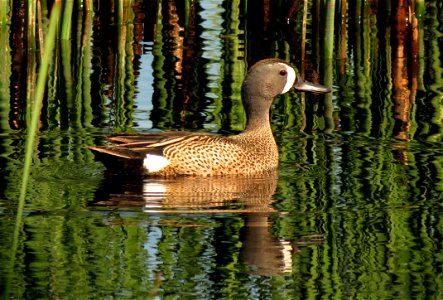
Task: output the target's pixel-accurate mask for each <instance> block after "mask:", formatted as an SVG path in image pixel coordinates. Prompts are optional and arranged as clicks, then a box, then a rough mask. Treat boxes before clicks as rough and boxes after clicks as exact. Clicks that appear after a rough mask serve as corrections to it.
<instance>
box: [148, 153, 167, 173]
mask: <svg viewBox="0 0 443 300" xmlns="http://www.w3.org/2000/svg"><path fill="white" fill-rule="evenodd" d="M167 165H169V160H167V159H166V158H164V157H163V156H161V155H153V154H146V157H145V159H144V160H143V167H145V169H146V170H147V171H148V172H150V173H153V172H158V171H160V170H161V169H163V168H164V167H166V166H167Z"/></svg>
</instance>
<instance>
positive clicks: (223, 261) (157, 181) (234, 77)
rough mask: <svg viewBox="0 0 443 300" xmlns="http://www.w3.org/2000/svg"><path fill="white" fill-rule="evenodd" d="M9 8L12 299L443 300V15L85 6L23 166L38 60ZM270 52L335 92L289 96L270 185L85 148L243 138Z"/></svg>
mask: <svg viewBox="0 0 443 300" xmlns="http://www.w3.org/2000/svg"><path fill="white" fill-rule="evenodd" d="M12 2H13V4H14V5H13V6H8V5H6V8H5V6H2V5H4V4H0V8H2V9H0V11H2V12H3V11H6V12H7V14H6V16H4V14H1V13H0V17H3V16H4V17H5V18H6V19H7V20H12V19H13V18H14V20H17V21H15V22H11V21H9V22H6V23H4V22H2V23H0V24H1V25H0V29H1V32H0V44H2V45H6V46H5V48H4V50H3V55H2V56H1V57H0V266H1V268H0V288H1V291H2V293H3V295H5V296H6V297H7V298H19V299H101V298H105V299H107V298H116V299H120V298H122V299H125V298H126V299H224V298H226V299H311V298H337V299H354V298H362V299H369V298H374V299H408V298H413V299H415V298H417V299H441V298H443V294H442V291H443V280H442V278H443V270H442V266H443V244H442V240H443V239H442V237H443V207H442V203H443V142H442V140H443V139H442V134H443V126H442V124H443V119H442V112H443V79H442V78H443V66H442V61H441V57H442V51H443V49H442V45H443V43H441V36H442V33H443V32H442V23H441V21H440V20H442V18H441V16H442V14H443V8H442V6H441V4H440V2H439V1H426V3H425V4H424V5H423V4H422V3H421V2H419V1H417V2H418V3H416V4H415V5H412V4H411V6H409V7H408V6H403V2H402V1H394V2H392V3H391V2H389V3H386V2H384V1H381V2H377V3H375V2H374V3H369V2H367V1H366V2H365V1H364V3H360V4H354V3H348V1H341V2H336V3H335V6H334V5H329V6H319V7H317V6H315V4H312V3H310V4H309V5H308V7H307V16H306V20H307V22H306V24H307V25H306V27H305V28H303V25H302V24H303V18H304V16H303V7H302V4H301V5H300V6H298V5H297V3H298V2H297V1H287V2H285V3H279V4H278V3H277V1H276V3H274V2H273V1H271V2H272V3H271V4H269V3H268V2H267V1H263V3H261V2H260V3H256V2H254V3H252V1H249V2H248V1H222V0H218V1H217V0H210V1H209V0H208V1H183V2H182V1H162V2H157V1H148V0H145V1H133V2H131V3H128V4H126V2H125V1H121V3H120V2H118V3H112V4H111V3H108V2H106V4H104V3H103V1H95V2H93V5H92V11H91V12H90V13H88V12H87V9H86V8H87V5H86V3H85V5H86V6H84V7H80V8H79V7H77V6H76V5H75V6H74V7H73V8H72V9H73V11H72V12H71V14H72V16H73V19H72V21H71V22H72V29H71V31H72V33H71V34H70V35H69V39H63V38H62V37H59V38H58V39H57V42H56V50H55V52H54V55H53V57H54V60H53V61H52V62H51V64H50V68H49V75H48V79H47V85H46V93H45V97H44V101H43V108H42V114H41V117H40V121H39V125H38V128H39V133H38V136H37V138H36V143H35V144H34V145H33V147H32V151H31V152H29V151H28V153H27V152H26V151H25V140H26V135H27V133H28V130H27V129H28V128H29V123H30V116H31V112H32V111H33V108H31V104H32V103H33V102H34V101H35V100H34V99H35V89H34V86H35V80H36V78H37V73H38V72H37V70H38V69H37V67H38V63H39V62H40V54H41V49H40V48H39V47H41V46H39V44H38V43H37V45H36V46H35V47H36V48H35V49H37V51H35V50H32V49H31V48H30V47H27V46H26V43H25V37H27V32H29V31H32V27H30V26H31V25H30V23H29V20H28V19H27V17H23V16H25V15H26V14H25V13H24V11H25V8H24V6H21V4H20V3H19V1H12ZM326 2H328V1H326ZM333 2H334V1H331V3H333ZM75 3H77V2H75ZM44 5H46V4H43V6H44ZM105 6H106V7H105ZM108 6H109V7H108ZM105 8H106V9H105ZM3 9H4V10H3ZM48 11H50V7H48V9H47V10H45V7H43V10H42V14H43V20H42V21H43V22H42V23H43V24H46V23H47V19H46V14H47V12H48ZM62 11H63V13H64V14H65V16H66V14H69V12H70V10H69V6H68V5H66V4H63V5H62ZM64 18H66V17H64ZM0 19H1V20H3V19H2V18H0ZM63 20H64V21H65V20H66V19H63ZM65 23H66V21H65V22H61V23H60V26H61V28H62V27H63V26H64V25H63V24H65ZM36 26H37V25H36ZM25 28H28V29H27V30H25ZM35 29H36V32H38V28H35ZM27 43H28V42H27ZM302 45H303V47H304V48H302ZM267 57H280V58H283V59H286V60H287V61H289V62H290V63H292V64H293V65H294V66H295V67H296V68H297V69H298V71H299V72H300V74H303V76H304V77H305V78H307V79H309V80H311V81H315V82H320V83H323V84H325V85H328V86H331V87H332V90H333V92H332V93H331V94H328V95H309V94H306V95H305V94H296V93H289V94H288V95H284V96H281V97H278V98H277V99H276V100H275V102H274V105H273V108H272V111H271V120H272V128H273V131H274V134H275V137H276V140H277V143H278V145H279V152H280V165H279V169H278V171H277V172H276V173H275V174H270V175H267V176H259V177H253V178H250V177H249V178H245V177H235V176H232V177H231V176H226V177H214V178H193V177H185V178H181V177H177V178H147V177H142V176H139V175H138V174H135V173H134V174H127V173H125V174H122V173H121V172H119V168H118V166H117V167H116V168H113V169H112V170H111V169H110V168H107V167H106V166H105V165H104V164H102V162H100V161H98V160H97V159H96V157H95V156H94V154H93V153H92V152H91V151H90V150H89V149H88V148H87V147H88V146H91V145H97V144H100V145H103V144H105V143H106V136H107V135H108V134H111V133H149V132H158V131H168V130H186V131H199V132H211V133H221V134H234V133H237V132H238V131H241V130H242V129H243V127H244V123H245V114H244V111H243V107H242V104H241V98H240V88H241V83H242V80H243V78H244V75H245V72H246V70H247V68H248V66H250V65H252V64H253V63H254V62H256V61H257V60H259V59H262V58H267ZM26 155H31V157H32V164H31V170H30V177H29V182H28V185H27V192H26V199H25V203H24V207H23V212H22V214H19V215H18V216H17V211H20V210H19V208H20V204H19V202H18V199H19V195H20V187H21V183H22V178H23V172H24V170H23V167H24V161H25V157H26Z"/></svg>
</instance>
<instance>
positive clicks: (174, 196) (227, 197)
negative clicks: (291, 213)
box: [95, 173, 293, 275]
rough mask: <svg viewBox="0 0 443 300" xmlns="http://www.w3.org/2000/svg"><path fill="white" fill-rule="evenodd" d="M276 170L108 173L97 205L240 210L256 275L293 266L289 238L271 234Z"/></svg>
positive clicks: (189, 210)
mask: <svg viewBox="0 0 443 300" xmlns="http://www.w3.org/2000/svg"><path fill="white" fill-rule="evenodd" d="M276 185H277V174H276V173H272V174H268V175H266V176H260V177H240V176H233V177H209V178H202V177H177V178H171V179H151V178H149V179H148V178H136V179H134V178H132V179H130V178H128V177H125V178H118V177H115V176H110V177H108V181H107V182H106V183H105V184H104V190H106V192H105V191H102V192H101V193H100V195H99V196H98V197H99V198H101V199H105V200H101V201H98V202H96V203H95V204H96V205H100V206H106V207H110V208H123V209H125V208H126V209H127V208H130V207H141V208H142V209H143V211H144V212H146V213H168V214H171V213H177V214H180V213H200V214H201V213H241V214H242V216H244V219H245V227H244V228H243V229H242V231H241V235H240V238H241V241H242V248H241V253H242V258H243V260H244V261H245V262H246V263H247V264H248V265H249V266H250V267H251V270H252V271H253V272H254V273H255V274H258V275H272V274H278V273H281V272H290V271H291V270H292V252H293V247H292V245H291V243H290V242H288V241H285V240H280V239H277V238H275V237H273V236H271V234H270V232H269V228H270V226H271V225H272V224H271V221H270V216H271V215H272V214H277V213H278V212H277V211H276V210H275V209H274V208H273V207H272V205H271V203H272V196H273V194H274V192H275V189H276Z"/></svg>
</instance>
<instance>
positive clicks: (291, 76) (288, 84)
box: [280, 63, 297, 94]
mask: <svg viewBox="0 0 443 300" xmlns="http://www.w3.org/2000/svg"><path fill="white" fill-rule="evenodd" d="M280 65H282V66H284V67H285V68H286V72H288V75H287V77H286V84H285V87H284V88H283V90H282V91H281V94H284V93H286V92H287V91H289V90H290V88H291V87H292V86H293V85H294V83H295V79H296V77H297V76H296V75H295V70H294V68H292V67H291V66H288V65H287V64H283V63H280Z"/></svg>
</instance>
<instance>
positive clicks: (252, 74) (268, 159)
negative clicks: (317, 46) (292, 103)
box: [89, 58, 331, 177]
mask: <svg viewBox="0 0 443 300" xmlns="http://www.w3.org/2000/svg"><path fill="white" fill-rule="evenodd" d="M293 90H295V91H300V92H312V93H328V92H330V91H331V90H330V88H328V87H326V86H323V85H321V84H316V83H312V82H308V81H305V80H304V79H303V78H301V77H300V76H299V75H298V74H297V72H296V70H295V68H294V67H292V66H291V65H290V64H289V63H288V62H286V61H285V60H282V59H278V58H268V59H263V60H260V61H258V62H257V63H255V64H254V65H253V66H252V67H251V68H250V69H249V70H248V72H247V74H246V76H245V79H244V81H243V85H242V89H241V97H242V103H243V107H244V109H245V112H246V127H245V129H244V130H243V131H242V132H240V133H239V134H234V135H217V134H210V133H195V132H185V131H172V132H160V133H149V134H126V135H111V136H109V137H108V140H109V141H110V142H111V143H112V144H110V145H105V146H92V147H89V148H90V149H91V150H92V151H94V152H95V153H100V154H102V155H105V156H112V157H118V158H120V159H124V160H131V161H132V162H135V163H134V165H136V166H138V167H139V170H138V171H141V172H142V173H143V174H144V175H149V176H180V175H185V176H186V175H189V176H205V177H207V176H218V175H247V176H248V175H263V174H268V173H272V172H275V170H276V169H277V167H278V162H279V157H278V148H277V144H276V141H275V138H274V135H273V133H272V130H271V123H270V118H269V115H270V109H271V105H272V102H273V100H274V98H275V97H277V96H278V95H282V94H285V93H287V92H289V91H293Z"/></svg>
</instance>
